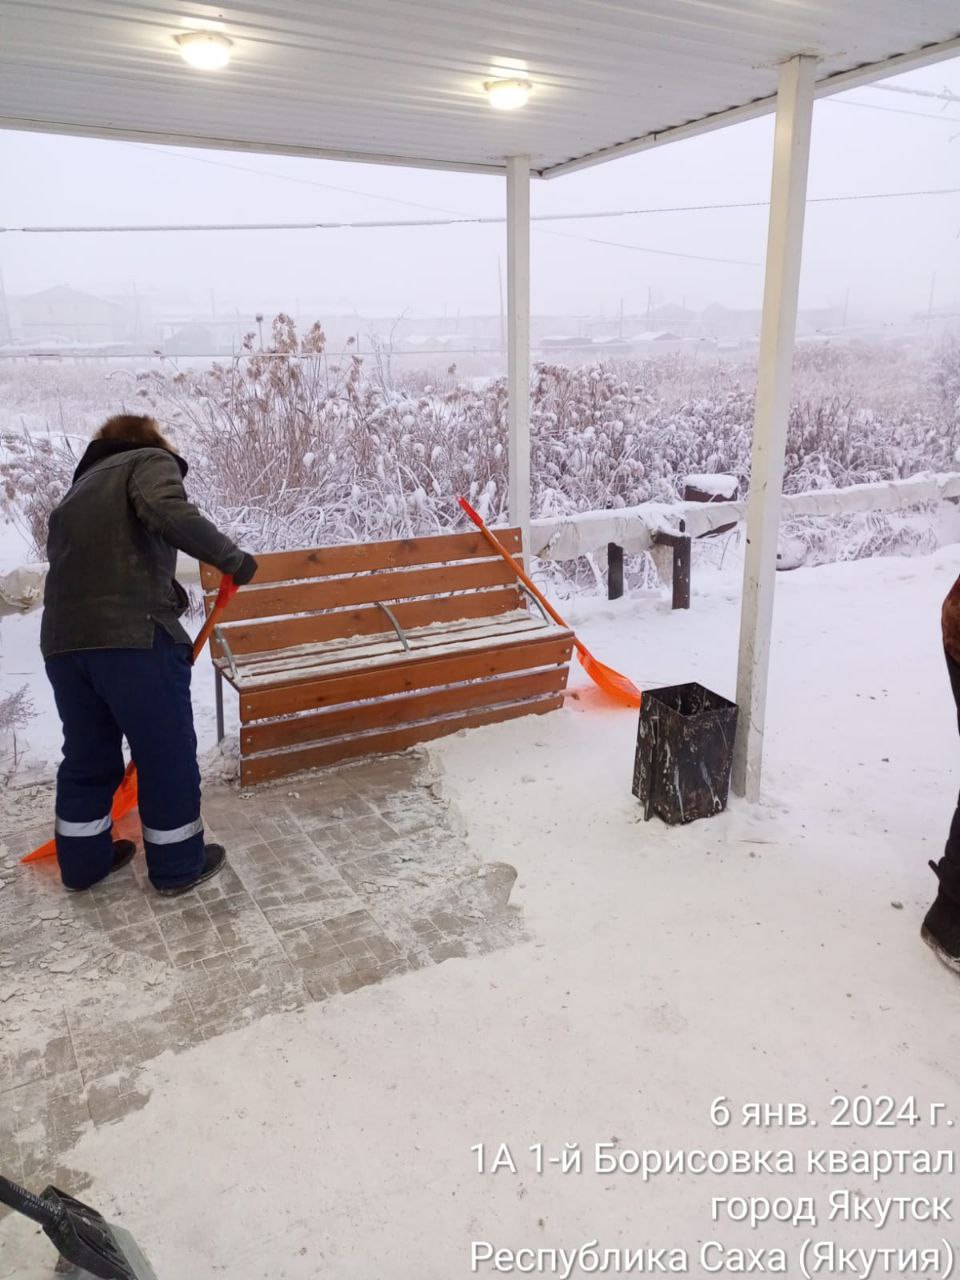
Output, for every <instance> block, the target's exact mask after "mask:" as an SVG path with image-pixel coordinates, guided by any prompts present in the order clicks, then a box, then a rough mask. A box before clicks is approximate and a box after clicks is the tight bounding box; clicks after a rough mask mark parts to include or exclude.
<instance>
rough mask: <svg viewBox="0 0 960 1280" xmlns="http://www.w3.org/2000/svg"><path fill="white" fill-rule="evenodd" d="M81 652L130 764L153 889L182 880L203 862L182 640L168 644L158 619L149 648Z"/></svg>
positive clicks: (195, 872)
mask: <svg viewBox="0 0 960 1280" xmlns="http://www.w3.org/2000/svg"><path fill="white" fill-rule="evenodd" d="M89 656H90V666H91V675H92V679H93V683H94V686H95V687H96V689H97V691H98V692H99V694H100V696H101V697H102V698H103V699H104V701H106V702H107V703H108V704H109V707H110V710H111V712H112V713H113V716H114V718H115V719H116V721H117V723H118V724H119V726H120V728H121V729H122V730H123V733H124V735H125V737H126V739H127V741H128V742H129V744H130V752H131V755H132V756H133V759H134V762H135V763H136V766H137V778H138V790H139V797H140V800H139V807H140V822H141V826H142V828H143V847H144V851H145V852H146V855H147V870H148V871H149V873H150V880H151V883H152V884H153V885H154V887H155V888H157V889H168V888H174V887H176V886H178V885H184V884H188V883H190V882H191V881H193V880H196V878H197V877H198V876H199V875H200V874H201V872H202V871H203V869H204V863H205V858H204V840H203V821H202V819H201V817H200V769H199V767H198V765H197V737H196V733H195V732H194V727H193V706H192V703H191V701H190V677H191V672H192V667H191V659H190V648H189V645H185V644H176V643H175V642H174V640H173V639H172V638H171V637H170V636H169V635H168V634H167V632H166V631H164V629H163V628H162V627H160V626H158V627H157V628H156V633H155V635H154V642H153V648H152V649H102V650H99V651H97V652H94V653H91V654H90V655H89Z"/></svg>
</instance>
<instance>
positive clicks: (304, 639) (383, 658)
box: [201, 529, 573, 786]
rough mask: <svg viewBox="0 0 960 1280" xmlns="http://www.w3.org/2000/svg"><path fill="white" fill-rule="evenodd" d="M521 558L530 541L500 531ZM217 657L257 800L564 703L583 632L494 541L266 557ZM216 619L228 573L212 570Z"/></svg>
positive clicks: (454, 538)
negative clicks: (263, 785) (265, 787)
mask: <svg viewBox="0 0 960 1280" xmlns="http://www.w3.org/2000/svg"><path fill="white" fill-rule="evenodd" d="M497 534H498V536H499V537H500V539H501V540H502V541H503V543H504V545H505V546H506V547H507V549H508V550H509V551H511V552H512V553H514V554H517V553H519V552H520V551H521V543H520V533H519V530H517V529H498V530H497ZM257 559H258V561H259V564H260V568H259V571H258V573H257V577H256V580H255V581H254V582H253V583H251V584H250V585H249V586H247V587H243V588H241V589H240V591H239V592H238V593H237V595H236V596H235V597H234V599H233V601H232V602H231V604H230V606H229V608H228V609H227V611H226V613H225V614H224V615H223V619H224V620H223V622H222V624H221V625H219V626H217V628H216V629H215V631H214V636H213V640H212V643H211V654H212V656H213V663H214V669H215V673H216V683H217V728H218V733H219V736H220V738H221V739H222V738H223V683H222V682H223V681H224V680H227V681H228V682H229V683H230V684H231V685H233V687H234V688H235V689H236V690H237V692H238V694H239V695H240V779H241V783H242V784H243V785H245V786H247V785H252V784H254V783H258V782H264V781H266V780H268V779H271V778H281V777H285V776H287V775H288V774H292V773H297V772H299V771H301V770H304V769H312V768H316V767H318V766H321V765H327V764H332V763H333V762H335V761H338V760H346V759H349V758H351V757H356V756H361V755H366V754H368V753H378V752H391V751H400V750H403V749H404V748H405V747H408V746H411V745H412V744H413V743H416V742H425V741H427V740H428V739H431V738H438V737H441V736H443V735H444V734H448V733H456V731H457V730H458V729H464V728H468V727H471V726H475V725H484V724H493V723H495V722H496V721H499V720H511V719H513V718H514V717H516V716H521V715H527V714H529V713H531V712H532V713H542V712H546V711H553V710H554V709H555V708H557V707H559V706H561V705H562V703H563V696H564V689H565V687H566V683H567V674H568V669H569V663H570V657H571V653H572V650H573V633H572V632H571V631H568V630H566V629H564V628H562V627H558V626H556V625H555V624H554V623H553V622H551V621H550V620H549V619H547V618H546V617H544V615H543V613H542V611H541V610H540V608H539V605H536V606H531V604H530V603H529V602H528V599H527V597H526V595H525V593H524V591H523V590H522V589H521V587H520V585H519V583H518V582H517V579H516V578H515V576H514V575H513V573H512V572H511V570H510V567H509V565H507V564H506V563H505V562H504V561H503V560H502V559H501V558H499V557H497V556H495V555H493V554H492V553H491V550H490V547H489V545H488V543H487V542H485V540H484V539H483V537H482V536H481V534H479V533H455V534H446V535H442V536H438V537H426V538H414V539H407V540H403V541H400V542H374V543H361V544H357V545H352V546H345V547H319V548H315V549H313V550H306V551H281V552H276V553H271V554H269V555H260V556H258V557H257ZM201 580H202V583H203V588H204V600H205V605H206V610H207V612H208V613H209V611H210V609H211V607H212V603H213V599H214V597H215V595H216V591H217V587H218V584H219V580H220V575H219V573H218V572H217V571H216V570H214V569H211V568H210V567H209V566H207V565H203V566H202V572H201Z"/></svg>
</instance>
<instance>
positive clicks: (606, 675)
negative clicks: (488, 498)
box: [457, 498, 643, 707]
mask: <svg viewBox="0 0 960 1280" xmlns="http://www.w3.org/2000/svg"><path fill="white" fill-rule="evenodd" d="M457 501H458V502H459V503H460V505H461V507H463V509H464V511H465V512H466V513H467V515H468V516H469V517H470V519H471V520H472V521H473V523H474V524H475V525H476V526H477V528H478V529H479V530H480V532H481V533H482V534H483V536H484V537H485V538H486V540H487V541H488V542H489V543H490V545H491V547H493V549H494V551H496V553H497V554H498V555H500V556H503V558H504V560H506V562H507V564H508V565H509V566H510V568H511V569H512V570H513V572H514V573H515V574H516V575H517V577H518V578H519V579H520V581H521V582H522V583H523V585H524V586H525V587H526V588H527V590H528V591H529V592H530V594H531V595H532V596H533V597H534V598H535V599H536V600H538V601H539V602H540V604H542V605H543V607H544V609H546V611H547V613H549V615H550V617H551V618H552V619H553V620H554V622H555V623H556V624H557V626H558V627H564V628H565V629H566V630H567V631H569V630H570V628H569V627H568V626H567V624H566V623H565V622H564V620H563V619H562V618H561V617H560V615H559V613H557V611H556V609H554V607H553V605H552V604H551V603H550V601H549V600H548V599H547V597H546V596H545V595H544V594H543V592H542V591H541V590H540V589H539V588H538V587H536V586H534V584H533V580H532V579H531V578H530V577H529V576H528V575H527V574H526V573H525V572H524V570H523V568H522V567H521V566H520V565H519V564H518V563H517V561H516V560H515V559H514V558H513V556H512V555H511V554H510V552H509V551H508V550H507V549H506V547H505V546H504V545H503V543H502V542H501V541H500V540H499V539H498V538H497V537H496V536H495V535H494V534H493V533H492V532H491V530H490V529H488V528H487V526H486V524H485V523H484V520H483V517H482V516H480V515H478V513H477V512H476V511H474V509H473V507H471V505H470V503H469V502H468V501H467V500H466V498H458V499H457ZM573 643H574V644H575V645H576V649H577V657H578V658H579V659H580V665H581V666H582V667H583V669H584V671H585V672H586V673H587V675H588V676H589V677H590V679H591V680H592V681H593V683H594V684H595V685H597V687H598V688H600V689H602V690H603V691H604V693H608V694H609V695H610V697H611V698H614V699H615V700H616V701H617V702H621V703H623V705H624V706H625V707H639V705H640V702H641V699H642V697H643V695H642V694H641V692H640V690H639V689H638V688H637V686H636V685H635V684H634V683H633V681H632V680H628V679H627V677H626V676H624V675H621V674H620V672H619V671H614V669H613V668H612V667H608V666H607V665H606V664H605V663H603V662H600V661H598V660H597V659H596V658H595V657H594V656H593V654H592V653H591V652H590V650H589V649H588V648H587V647H586V645H585V644H581V642H580V641H579V640H578V639H577V638H576V636H574V638H573Z"/></svg>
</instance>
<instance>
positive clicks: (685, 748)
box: [633, 684, 737, 825]
mask: <svg viewBox="0 0 960 1280" xmlns="http://www.w3.org/2000/svg"><path fill="white" fill-rule="evenodd" d="M736 728H737V707H736V704H735V703H733V702H730V701H728V700H727V699H726V698H722V697H721V696H720V694H718V693H713V692H711V690H709V689H705V688H704V687H703V685H702V684H676V685H670V686H668V687H667V688H664V689H647V690H645V691H644V694H643V704H642V706H641V708H640V724H639V728H638V730H637V753H636V757H635V760H634V766H633V794H634V795H635V796H638V797H639V799H640V800H641V801H642V802H643V806H644V811H643V816H644V818H649V817H650V816H651V815H652V814H654V813H655V814H656V815H657V816H658V817H660V818H662V819H663V821H664V822H668V823H670V824H671V825H675V824H677V823H681V822H693V821H694V820H695V819H696V818H709V817H710V816H711V814H714V813H720V812H722V810H724V809H725V808H726V807H727V795H728V793H729V790H730V769H731V766H732V764H733V740H734V735H735V733H736Z"/></svg>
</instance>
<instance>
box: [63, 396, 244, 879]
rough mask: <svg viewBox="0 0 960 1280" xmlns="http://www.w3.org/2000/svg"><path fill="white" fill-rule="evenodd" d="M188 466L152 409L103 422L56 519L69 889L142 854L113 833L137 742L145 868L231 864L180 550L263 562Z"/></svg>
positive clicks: (192, 875)
mask: <svg viewBox="0 0 960 1280" xmlns="http://www.w3.org/2000/svg"><path fill="white" fill-rule="evenodd" d="M186 473H187V464H186V462H184V460H183V459H182V458H180V457H178V455H177V454H176V453H175V452H174V451H173V449H172V447H171V446H170V444H169V443H168V442H167V441H166V440H165V439H164V437H163V435H162V434H161V432H160V428H159V426H158V425H157V423H156V422H155V421H154V420H153V419H152V418H149V417H142V416H136V415H129V414H124V415H121V416H119V417H114V418H111V419H110V420H109V421H108V422H106V423H105V424H104V425H103V426H102V427H101V428H100V430H99V431H98V432H97V434H96V436H95V437H94V439H93V441H92V442H91V444H90V445H89V447H88V448H87V450H86V452H85V453H84V455H83V457H82V458H81V460H80V464H79V466H78V467H77V469H76V472H75V473H74V477H73V485H72V487H71V488H70V490H69V491H68V493H67V494H66V496H65V497H64V498H63V500H62V502H61V503H60V504H59V505H58V506H57V507H56V508H55V509H54V511H53V512H52V514H51V516H50V530H49V539H48V544H47V553H48V559H49V561H50V569H49V572H48V574H47V580H46V587H45V592H44V610H43V620H42V624H41V632H40V645H41V649H42V651H43V657H44V660H45V662H46V670H47V675H48V677H49V679H50V683H51V684H52V685H53V692H54V697H55V700H56V704H57V710H58V712H59V714H60V719H61V721H62V723H63V735H64V743H63V761H62V763H61V765H60V769H59V772H58V774H57V799H56V822H55V830H56V847H57V857H58V859H59V863H60V874H61V877H62V879H63V883H64V885H65V886H66V888H68V889H72V890H79V889H87V888H89V887H90V886H91V885H94V884H96V883H98V881H100V880H103V879H104V878H105V877H106V876H108V875H110V874H111V872H113V871H116V870H118V869H119V868H120V867H123V866H126V864H127V863H128V862H129V861H130V860H131V859H132V858H133V856H134V853H135V846H134V845H133V843H132V842H131V841H129V840H118V841H116V842H114V841H113V840H112V827H113V824H112V817H111V805H112V801H113V796H114V792H115V791H116V789H117V787H118V786H119V785H120V783H121V780H122V779H123V777H124V761H123V750H122V742H123V738H124V737H125V738H126V739H127V742H128V743H129V744H130V750H131V753H132V756H133V759H134V762H135V764H136V768H137V773H138V775H139V807H140V818H141V824H142V829H143V842H144V849H145V852H146V857H147V868H148V871H149V874H150V880H151V883H152V884H153V886H154V887H155V888H156V889H158V890H159V891H160V892H161V893H164V894H177V893H183V892H185V891H186V890H188V889H191V888H193V887H194V886H195V885H197V884H199V883H201V882H202V881H204V880H206V879H209V877H210V876H213V875H215V874H216V873H217V872H218V871H219V870H220V869H221V868H222V867H223V865H224V862H225V856H226V855H225V852H224V850H223V848H222V847H221V846H220V845H213V844H210V845H208V844H205V842H204V836H203V820H202V818H201V816H200V771H199V768H198V767H197V739H196V734H195V732H194V726H193V707H192V705H191V701H190V675H191V653H190V637H189V636H188V635H187V633H186V631H184V629H183V627H182V626H181V624H180V617H181V615H182V614H183V613H184V611H185V609H186V607H187V596H186V592H185V591H184V590H183V588H182V587H181V586H180V584H179V583H178V582H177V581H176V580H175V578H174V572H175V569H176V556H177V550H178V549H179V550H181V551H184V552H186V553H187V554H188V555H191V556H196V558H197V559H198V560H203V561H205V562H206V563H207V564H212V565H215V566H216V567H217V568H218V569H220V570H221V572H223V573H224V574H230V575H232V577H233V580H234V581H235V582H236V583H237V585H244V584H245V583H247V582H250V581H251V579H252V578H253V576H254V574H255V573H256V570H257V562H256V561H255V560H254V558H253V557H252V556H251V555H249V554H248V553H247V552H244V551H241V550H240V548H239V547H237V546H235V544H234V543H233V542H232V541H231V540H230V539H229V538H228V537H227V536H226V535H225V534H223V533H221V532H220V530H219V529H217V528H216V527H215V526H214V525H212V524H211V523H210V521H209V520H207V519H206V518H205V517H204V516H202V515H201V514H200V512H199V511H198V510H197V508H196V507H195V506H193V504H192V503H190V502H189V501H188V500H187V496H186V493H185V492H184V488H183V477H184V476H185V475H186Z"/></svg>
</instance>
